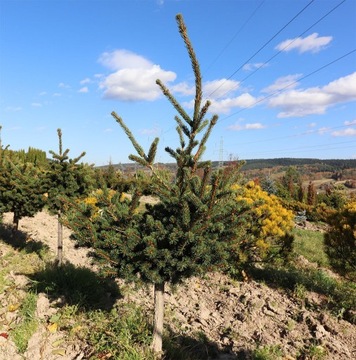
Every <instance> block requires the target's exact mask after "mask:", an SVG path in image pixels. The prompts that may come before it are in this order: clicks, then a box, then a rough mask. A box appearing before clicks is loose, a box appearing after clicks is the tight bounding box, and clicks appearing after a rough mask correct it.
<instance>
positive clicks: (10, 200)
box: [0, 159, 46, 230]
mask: <svg viewBox="0 0 356 360" xmlns="http://www.w3.org/2000/svg"><path fill="white" fill-rule="evenodd" d="M45 193H46V188H45V174H44V171H43V170H41V169H40V168H38V167H36V166H34V165H33V164H31V163H21V162H19V161H18V162H13V161H11V160H10V159H6V160H5V161H4V162H3V163H2V168H1V175H0V203H2V204H4V208H5V211H9V212H13V214H14V218H13V224H14V230H17V229H18V226H19V221H20V219H21V218H22V217H24V216H30V217H32V216H34V215H35V214H36V213H37V212H39V211H41V210H42V209H43V207H44V205H45V200H46V198H45V195H44V194H45Z"/></svg>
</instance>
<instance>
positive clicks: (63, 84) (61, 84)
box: [58, 82, 70, 89]
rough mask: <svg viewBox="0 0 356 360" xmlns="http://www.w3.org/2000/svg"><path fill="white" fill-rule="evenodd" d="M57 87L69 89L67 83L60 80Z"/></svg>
mask: <svg viewBox="0 0 356 360" xmlns="http://www.w3.org/2000/svg"><path fill="white" fill-rule="evenodd" d="M58 87H59V88H61V89H69V88H70V86H69V85H67V84H65V83H62V82H61V83H59V84H58Z"/></svg>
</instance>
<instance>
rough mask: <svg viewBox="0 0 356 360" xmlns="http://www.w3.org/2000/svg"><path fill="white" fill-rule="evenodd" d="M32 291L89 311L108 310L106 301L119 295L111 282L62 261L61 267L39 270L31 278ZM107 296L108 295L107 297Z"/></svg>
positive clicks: (53, 264) (51, 264) (116, 287)
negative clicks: (62, 298)
mask: <svg viewBox="0 0 356 360" xmlns="http://www.w3.org/2000/svg"><path fill="white" fill-rule="evenodd" d="M31 279H32V280H33V286H32V291H35V292H44V293H46V294H47V295H48V296H49V297H52V298H57V297H60V296H64V297H65V299H66V303H67V304H68V305H76V306H78V308H79V309H83V310H92V309H100V308H106V307H110V306H111V305H112V304H110V301H112V300H113V299H115V298H116V297H119V296H120V292H119V288H118V286H117V285H116V283H115V282H114V281H113V280H111V279H104V278H102V277H100V276H99V275H98V274H96V273H95V272H94V271H92V270H90V269H88V268H86V267H76V266H75V265H73V264H71V263H69V262H66V263H64V264H63V265H62V266H57V265H56V263H47V264H46V266H45V267H44V268H43V270H41V271H39V272H37V273H35V274H33V275H31ZM108 294H110V295H111V296H110V297H108Z"/></svg>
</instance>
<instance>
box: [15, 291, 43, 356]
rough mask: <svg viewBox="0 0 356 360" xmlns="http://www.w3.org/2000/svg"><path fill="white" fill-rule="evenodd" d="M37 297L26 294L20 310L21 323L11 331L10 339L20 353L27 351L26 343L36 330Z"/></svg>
mask: <svg viewBox="0 0 356 360" xmlns="http://www.w3.org/2000/svg"><path fill="white" fill-rule="evenodd" d="M36 306H37V295H36V294H34V293H31V292H29V293H27V295H26V297H25V298H24V300H23V303H22V305H21V308H20V312H19V314H20V316H21V321H20V323H19V324H17V325H16V327H15V328H14V329H13V330H12V331H11V337H12V339H13V340H14V343H15V344H16V346H17V349H18V351H19V352H20V353H24V352H25V351H26V349H27V345H28V341H29V339H30V338H31V336H32V335H33V333H34V332H35V331H36V329H37V325H38V321H37V319H36V318H35V312H36Z"/></svg>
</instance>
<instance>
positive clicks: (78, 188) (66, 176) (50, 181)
mask: <svg viewBox="0 0 356 360" xmlns="http://www.w3.org/2000/svg"><path fill="white" fill-rule="evenodd" d="M57 134H58V142H59V152H58V154H57V153H55V152H54V151H52V150H50V151H49V152H50V154H51V155H52V159H51V160H50V161H49V170H48V177H47V193H48V208H49V211H50V212H51V213H53V214H55V215H57V217H58V247H57V249H58V252H57V261H58V265H61V264H62V262H63V225H62V222H61V217H62V214H63V211H64V203H65V201H66V199H70V198H78V197H81V196H84V195H86V194H87V193H88V192H89V191H90V190H91V181H92V180H93V177H92V176H91V174H90V168H89V167H88V166H87V165H83V164H78V162H79V160H80V159H82V158H83V157H84V156H85V152H82V153H81V154H80V155H79V156H78V157H76V158H75V159H70V158H69V156H68V153H69V151H70V150H69V149H66V150H65V151H63V148H62V131H61V129H58V130H57Z"/></svg>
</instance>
